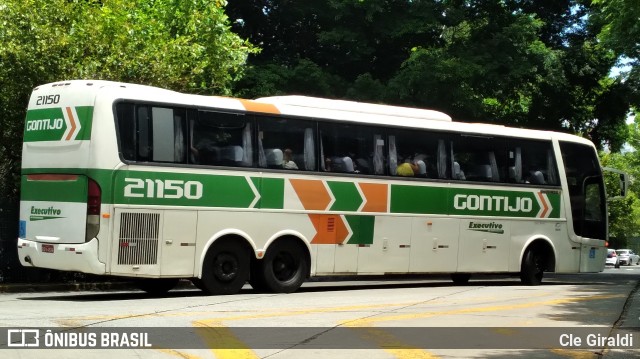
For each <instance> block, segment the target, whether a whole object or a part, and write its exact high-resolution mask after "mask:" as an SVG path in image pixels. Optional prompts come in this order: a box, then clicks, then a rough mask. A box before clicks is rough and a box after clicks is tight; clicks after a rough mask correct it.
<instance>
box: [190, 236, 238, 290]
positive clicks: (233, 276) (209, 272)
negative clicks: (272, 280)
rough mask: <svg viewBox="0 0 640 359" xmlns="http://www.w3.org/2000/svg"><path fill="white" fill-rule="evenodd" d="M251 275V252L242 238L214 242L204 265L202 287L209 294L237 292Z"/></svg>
mask: <svg viewBox="0 0 640 359" xmlns="http://www.w3.org/2000/svg"><path fill="white" fill-rule="evenodd" d="M248 277H249V252H248V251H247V250H246V249H245V247H244V246H243V244H242V243H241V242H240V240H224V241H222V242H220V243H214V244H213V246H212V247H211V248H209V251H208V252H207V255H206V256H205V257H204V264H203V265H202V278H201V279H200V282H201V283H202V289H203V290H204V291H205V292H207V293H209V294H223V295H226V294H236V293H238V292H239V291H240V289H242V286H243V285H244V284H245V283H246V282H247V279H248Z"/></svg>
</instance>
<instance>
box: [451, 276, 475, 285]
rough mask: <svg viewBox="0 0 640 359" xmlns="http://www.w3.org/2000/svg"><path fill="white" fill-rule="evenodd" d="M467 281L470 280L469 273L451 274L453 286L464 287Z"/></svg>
mask: <svg viewBox="0 0 640 359" xmlns="http://www.w3.org/2000/svg"><path fill="white" fill-rule="evenodd" d="M469 279H471V274H469V273H451V280H452V281H453V283H454V284H457V285H465V284H467V283H469Z"/></svg>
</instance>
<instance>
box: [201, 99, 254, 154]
mask: <svg viewBox="0 0 640 359" xmlns="http://www.w3.org/2000/svg"><path fill="white" fill-rule="evenodd" d="M191 152H192V154H193V155H194V157H195V160H196V161H197V163H199V164H202V165H213V166H233V167H246V166H252V165H253V142H252V130H251V122H250V121H247V120H246V119H245V116H244V115H242V114H232V113H219V112H212V111H198V119H197V121H195V123H194V124H193V129H192V147H191Z"/></svg>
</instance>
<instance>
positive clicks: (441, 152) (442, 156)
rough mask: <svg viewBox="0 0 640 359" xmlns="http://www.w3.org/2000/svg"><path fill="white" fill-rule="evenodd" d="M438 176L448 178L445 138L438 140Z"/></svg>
mask: <svg viewBox="0 0 640 359" xmlns="http://www.w3.org/2000/svg"><path fill="white" fill-rule="evenodd" d="M436 162H437V166H438V178H447V149H446V148H445V145H444V140H438V158H437V161H436Z"/></svg>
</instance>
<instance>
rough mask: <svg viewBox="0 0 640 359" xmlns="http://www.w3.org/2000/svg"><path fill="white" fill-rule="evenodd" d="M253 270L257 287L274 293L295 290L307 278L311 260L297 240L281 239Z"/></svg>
mask: <svg viewBox="0 0 640 359" xmlns="http://www.w3.org/2000/svg"><path fill="white" fill-rule="evenodd" d="M256 265H257V266H258V267H257V268H256V270H255V271H253V274H254V279H252V284H253V283H255V284H256V287H257V288H256V289H258V290H267V291H270V292H274V293H292V292H295V291H296V290H297V289H298V288H300V286H301V285H302V283H303V282H304V281H305V279H306V278H307V274H308V273H309V260H308V259H307V253H306V251H305V248H303V246H302V245H301V244H300V243H299V242H298V241H296V240H292V239H281V240H279V241H276V242H275V243H273V244H272V245H271V246H270V247H269V248H268V249H267V253H266V254H265V257H264V259H262V260H261V261H258V262H257V263H256Z"/></svg>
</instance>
